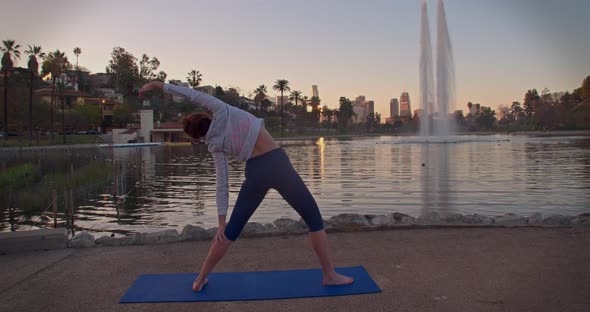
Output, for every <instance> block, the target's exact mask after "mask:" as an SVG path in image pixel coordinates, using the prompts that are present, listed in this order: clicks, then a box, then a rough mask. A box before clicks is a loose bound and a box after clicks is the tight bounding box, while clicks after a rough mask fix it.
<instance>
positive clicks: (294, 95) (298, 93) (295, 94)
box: [289, 90, 305, 130]
mask: <svg viewBox="0 0 590 312" xmlns="http://www.w3.org/2000/svg"><path fill="white" fill-rule="evenodd" d="M300 99H301V91H297V90H295V91H293V92H291V95H289V101H295V113H296V114H297V112H301V111H303V110H302V109H299V100H300ZM303 116H305V112H302V113H300V114H299V118H298V119H299V121H298V122H297V124H298V126H299V127H300V128H303ZM299 130H301V129H299Z"/></svg>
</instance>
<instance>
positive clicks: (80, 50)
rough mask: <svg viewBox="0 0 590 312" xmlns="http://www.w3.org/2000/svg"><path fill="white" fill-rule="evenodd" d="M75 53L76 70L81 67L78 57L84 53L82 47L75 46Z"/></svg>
mask: <svg viewBox="0 0 590 312" xmlns="http://www.w3.org/2000/svg"><path fill="white" fill-rule="evenodd" d="M74 54H76V70H78V69H79V67H78V57H79V56H80V54H82V49H80V48H78V47H76V48H74Z"/></svg>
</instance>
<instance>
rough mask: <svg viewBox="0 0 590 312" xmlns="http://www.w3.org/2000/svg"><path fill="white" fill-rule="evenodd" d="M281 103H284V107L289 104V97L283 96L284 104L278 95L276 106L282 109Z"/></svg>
mask: <svg viewBox="0 0 590 312" xmlns="http://www.w3.org/2000/svg"><path fill="white" fill-rule="evenodd" d="M281 103H283V105H285V104H287V103H289V96H288V95H283V102H281V96H280V95H277V96H276V105H277V107H278V108H279V109H280V108H281Z"/></svg>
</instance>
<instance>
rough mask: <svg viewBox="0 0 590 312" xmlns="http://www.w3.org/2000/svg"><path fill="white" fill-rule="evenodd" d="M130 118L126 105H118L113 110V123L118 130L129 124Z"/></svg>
mask: <svg viewBox="0 0 590 312" xmlns="http://www.w3.org/2000/svg"><path fill="white" fill-rule="evenodd" d="M131 121H132V116H131V112H130V111H129V107H127V105H119V106H117V107H115V109H114V110H113V123H114V124H115V126H117V127H119V128H125V127H127V124H129V123H131Z"/></svg>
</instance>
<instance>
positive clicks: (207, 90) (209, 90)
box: [195, 86, 215, 96]
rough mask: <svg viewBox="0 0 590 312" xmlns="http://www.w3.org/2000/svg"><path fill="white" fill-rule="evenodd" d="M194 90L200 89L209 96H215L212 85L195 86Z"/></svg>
mask: <svg viewBox="0 0 590 312" xmlns="http://www.w3.org/2000/svg"><path fill="white" fill-rule="evenodd" d="M195 90H197V91H201V92H203V93H207V94H209V95H211V96H215V87H213V86H200V87H197V88H196V89H195Z"/></svg>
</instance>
